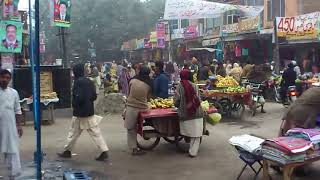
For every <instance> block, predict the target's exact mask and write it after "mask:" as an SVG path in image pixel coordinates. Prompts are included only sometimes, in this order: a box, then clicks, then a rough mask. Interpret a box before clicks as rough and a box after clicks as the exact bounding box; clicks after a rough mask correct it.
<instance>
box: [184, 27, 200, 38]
mask: <svg viewBox="0 0 320 180" xmlns="http://www.w3.org/2000/svg"><path fill="white" fill-rule="evenodd" d="M197 37H199V31H198V26H188V27H187V28H186V29H185V30H184V38H185V39H194V38H197Z"/></svg>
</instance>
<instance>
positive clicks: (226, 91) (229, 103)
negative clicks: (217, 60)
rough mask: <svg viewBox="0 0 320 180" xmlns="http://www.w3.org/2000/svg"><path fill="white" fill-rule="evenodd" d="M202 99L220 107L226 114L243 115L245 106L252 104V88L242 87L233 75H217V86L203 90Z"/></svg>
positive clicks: (220, 111) (223, 113)
mask: <svg viewBox="0 0 320 180" xmlns="http://www.w3.org/2000/svg"><path fill="white" fill-rule="evenodd" d="M201 94H202V99H203V100H207V101H208V102H209V103H210V104H212V105H213V106H214V107H216V108H217V109H218V112H219V113H220V114H221V115H224V116H231V115H232V114H235V115H238V116H240V117H241V116H242V114H243V112H244V110H245V106H246V105H248V106H251V103H252V95H251V92H250V90H248V89H247V88H245V87H241V86H240V85H239V83H238V82H237V81H236V80H234V79H233V78H232V77H229V76H227V77H225V78H223V77H221V76H217V82H216V87H215V88H214V89H211V90H201Z"/></svg>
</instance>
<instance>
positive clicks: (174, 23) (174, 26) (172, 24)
mask: <svg viewBox="0 0 320 180" xmlns="http://www.w3.org/2000/svg"><path fill="white" fill-rule="evenodd" d="M170 29H172V30H173V29H179V21H178V20H172V21H170Z"/></svg>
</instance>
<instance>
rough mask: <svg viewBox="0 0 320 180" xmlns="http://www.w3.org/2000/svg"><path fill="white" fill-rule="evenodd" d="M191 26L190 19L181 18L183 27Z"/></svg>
mask: <svg viewBox="0 0 320 180" xmlns="http://www.w3.org/2000/svg"><path fill="white" fill-rule="evenodd" d="M188 26H189V20H188V19H182V20H181V28H186V27H188Z"/></svg>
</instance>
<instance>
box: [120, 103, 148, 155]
mask: <svg viewBox="0 0 320 180" xmlns="http://www.w3.org/2000/svg"><path fill="white" fill-rule="evenodd" d="M143 110H144V109H139V108H134V107H131V106H127V107H126V112H125V117H124V119H125V122H124V126H125V128H127V143H128V147H129V150H132V149H136V148H137V129H136V128H137V119H138V115H139V112H140V111H143Z"/></svg>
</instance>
